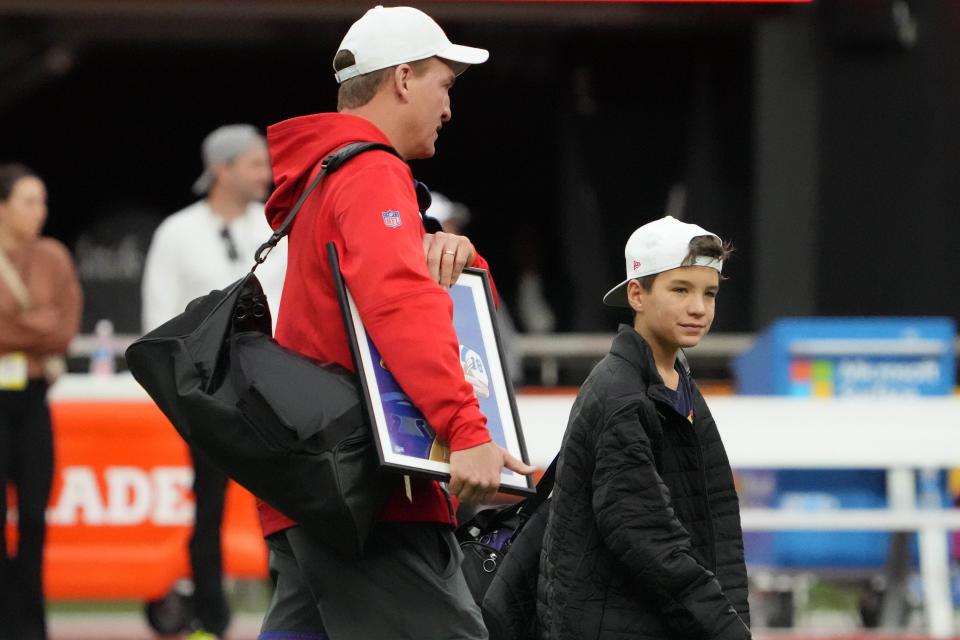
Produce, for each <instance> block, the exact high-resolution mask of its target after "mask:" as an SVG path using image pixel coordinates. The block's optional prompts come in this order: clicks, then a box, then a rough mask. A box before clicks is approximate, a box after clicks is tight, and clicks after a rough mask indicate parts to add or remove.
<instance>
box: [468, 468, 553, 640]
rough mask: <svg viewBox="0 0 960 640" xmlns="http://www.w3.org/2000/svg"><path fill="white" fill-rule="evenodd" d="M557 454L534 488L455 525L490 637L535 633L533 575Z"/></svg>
mask: <svg viewBox="0 0 960 640" xmlns="http://www.w3.org/2000/svg"><path fill="white" fill-rule="evenodd" d="M556 470H557V459H556V458H554V459H553V462H551V463H550V466H548V467H547V470H546V471H545V472H544V473H543V476H542V477H541V478H540V481H539V482H538V483H537V493H536V495H533V496H531V497H529V498H526V499H525V500H521V501H520V502H517V503H515V504H512V505H509V506H506V507H500V508H492V509H484V510H483V511H480V512H479V513H477V514H476V515H475V516H473V518H471V519H470V520H468V521H467V522H465V523H464V524H462V525H460V526H459V527H458V528H457V532H456V535H457V540H458V541H459V543H460V549H461V551H462V552H463V563H462V565H461V569H462V571H463V577H464V578H465V579H466V582H467V586H468V587H469V588H470V593H471V594H472V595H473V599H474V600H475V601H476V603H477V604H478V605H479V606H480V611H481V612H482V613H483V622H484V624H485V625H486V627H487V631H488V633H489V634H490V640H535V639H537V640H538V639H539V637H540V635H539V625H538V623H537V580H538V578H539V576H540V549H541V548H542V547H543V535H544V533H545V532H546V527H547V517H548V515H549V498H550V493H551V492H552V491H553V483H554V479H555V476H556Z"/></svg>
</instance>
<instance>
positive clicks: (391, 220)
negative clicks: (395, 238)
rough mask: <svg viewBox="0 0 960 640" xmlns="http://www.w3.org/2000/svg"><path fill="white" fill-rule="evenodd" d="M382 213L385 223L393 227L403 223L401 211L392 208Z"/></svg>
mask: <svg viewBox="0 0 960 640" xmlns="http://www.w3.org/2000/svg"><path fill="white" fill-rule="evenodd" d="M380 215H382V216H383V224H384V225H386V226H387V227H389V228H391V229H395V228H397V227H399V226H400V224H401V222H400V212H399V211H394V210H392V209H391V210H390V211H384V212H383V213H382V214H380Z"/></svg>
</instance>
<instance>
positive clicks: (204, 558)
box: [190, 449, 230, 635]
mask: <svg viewBox="0 0 960 640" xmlns="http://www.w3.org/2000/svg"><path fill="white" fill-rule="evenodd" d="M190 457H191V458H192V459H193V472H194V476H193V493H194V496H195V497H196V500H197V510H196V519H195V523H194V526H193V535H192V536H191V537H190V570H191V571H192V572H193V585H194V592H193V593H194V612H195V614H196V621H195V622H196V624H195V626H199V627H201V628H203V630H205V631H208V632H210V633H213V634H216V635H223V632H224V630H225V629H226V628H227V625H228V624H230V607H229V605H228V604H227V598H226V596H225V595H224V592H223V553H222V550H221V545H220V525H221V523H222V522H223V503H224V499H225V498H226V493H227V476H226V475H224V473H223V472H222V471H220V470H219V469H217V468H216V467H215V466H213V465H212V464H211V463H210V461H209V460H208V459H207V458H206V457H205V456H204V455H203V454H201V453H200V452H198V451H194V450H192V449H191V451H190Z"/></svg>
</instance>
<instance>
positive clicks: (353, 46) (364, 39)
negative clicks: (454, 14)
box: [334, 5, 490, 83]
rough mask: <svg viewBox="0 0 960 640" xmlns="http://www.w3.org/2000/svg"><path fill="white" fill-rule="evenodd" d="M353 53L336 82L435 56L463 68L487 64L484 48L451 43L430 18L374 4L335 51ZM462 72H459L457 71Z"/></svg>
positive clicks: (421, 13)
mask: <svg viewBox="0 0 960 640" xmlns="http://www.w3.org/2000/svg"><path fill="white" fill-rule="evenodd" d="M343 50H347V51H349V52H350V53H352V54H353V57H354V60H355V61H356V63H355V64H352V65H350V66H349V67H345V68H343V69H340V70H339V71H337V70H336V69H334V71H335V72H336V73H335V74H334V76H335V77H336V79H337V82H338V83H342V82H343V81H344V80H349V79H350V78H353V77H356V76H362V75H364V74H366V73H370V72H371V71H378V70H379V69H386V68H387V67H392V66H395V65H398V64H403V63H405V62H414V61H416V60H425V59H427V58H432V57H433V56H436V57H438V58H443V59H444V60H450V61H452V62H459V63H460V64H462V65H465V66H464V69H465V68H466V65H471V64H480V63H482V62H486V61H487V58H489V57H490V53H489V52H488V51H487V50H486V49H477V48H475V47H464V46H462V45H459V44H453V43H452V42H450V40H449V38H447V35H446V34H445V33H444V32H443V29H441V28H440V25H438V24H437V23H436V22H434V20H433V18H431V17H430V16H428V15H427V14H425V13H424V12H423V11H420V10H419V9H414V8H413V7H383V6H381V5H377V6H376V7H374V8H373V9H370V10H369V11H367V12H366V13H365V14H363V17H362V18H360V19H359V20H357V21H356V22H354V23H353V25H351V27H350V30H349V31H347V35H345V36H344V37H343V42H341V43H340V48H339V49H337V51H343ZM460 71H462V69H461V70H460Z"/></svg>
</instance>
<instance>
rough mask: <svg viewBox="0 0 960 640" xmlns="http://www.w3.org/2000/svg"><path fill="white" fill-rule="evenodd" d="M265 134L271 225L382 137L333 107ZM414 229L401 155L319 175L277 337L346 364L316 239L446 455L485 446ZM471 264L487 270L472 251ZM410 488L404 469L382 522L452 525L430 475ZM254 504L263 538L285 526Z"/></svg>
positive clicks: (447, 318)
mask: <svg viewBox="0 0 960 640" xmlns="http://www.w3.org/2000/svg"><path fill="white" fill-rule="evenodd" d="M267 141H268V144H269V146H270V157H271V162H272V165H273V179H274V183H275V184H276V189H275V190H274V192H273V195H272V196H271V197H270V200H269V202H267V219H268V221H269V222H270V225H271V226H272V227H273V228H274V229H276V228H278V227H279V226H280V225H281V224H282V222H283V219H284V217H285V216H286V215H287V213H288V212H289V211H290V209H291V208H292V206H293V204H294V203H295V202H296V200H297V198H298V197H299V196H300V195H301V194H302V193H303V190H304V189H306V187H307V186H308V184H309V183H310V180H311V179H312V178H313V177H314V175H315V174H316V173H317V172H318V171H319V167H318V164H319V162H320V160H322V159H323V158H324V157H326V156H327V155H329V154H330V153H332V152H333V151H336V150H337V149H339V148H340V147H342V146H344V145H346V144H349V143H351V142H382V143H384V144H390V142H389V140H387V138H386V136H385V135H384V134H383V133H382V132H381V131H380V130H379V129H378V128H377V127H376V126H375V125H374V124H373V123H371V122H370V121H368V120H365V119H363V118H359V117H357V116H352V115H346V114H340V113H323V114H318V115H311V116H303V117H300V118H293V119H291V120H285V121H284V122H281V123H279V124H275V125H273V126H271V127H269V128H268V129H267ZM388 212H389V213H390V215H385V214H386V213H388ZM393 212H396V213H397V214H399V220H398V219H397V217H396V215H395V213H393ZM424 233H425V231H424V228H423V224H422V222H421V220H420V215H419V210H418V208H417V197H416V193H415V191H414V182H413V173H412V172H411V170H410V167H409V166H408V165H407V164H406V163H405V162H404V161H402V160H400V159H399V158H397V157H395V156H393V155H391V154H390V153H387V152H385V151H368V152H366V153H362V154H360V155H359V156H357V157H355V158H353V159H352V160H350V161H349V162H348V163H347V164H345V165H344V166H343V167H342V168H341V169H339V170H338V171H337V172H335V173H333V174H332V175H330V176H329V177H325V178H324V179H323V181H322V182H321V184H320V186H318V187H317V189H315V190H314V192H313V193H312V194H311V195H310V197H309V198H308V199H307V200H306V202H305V203H304V205H303V208H302V209H301V210H300V213H299V214H298V215H297V218H296V221H295V222H294V224H293V227H292V229H291V231H290V235H289V237H288V240H287V241H288V243H289V244H288V247H289V254H288V259H287V275H286V280H285V282H284V286H283V297H282V298H281V301H280V311H279V313H278V318H277V326H276V339H277V342H279V343H280V344H281V345H283V346H285V347H288V348H290V349H293V350H295V351H298V352H300V353H302V354H304V355H307V356H309V357H311V358H315V359H317V360H319V361H321V362H335V363H337V364H339V365H341V366H343V367H346V368H348V369H350V370H354V366H353V360H352V358H351V355H350V348H349V346H348V344H347V337H346V333H345V332H344V328H343V322H342V320H341V317H342V316H341V311H340V306H339V303H338V301H337V294H336V290H335V288H334V284H333V278H332V275H331V273H330V265H329V263H328V261H327V253H326V246H327V243H328V242H330V241H333V242H334V243H335V244H336V246H337V252H338V254H339V257H340V269H341V271H342V273H343V277H344V280H345V281H346V284H347V288H349V289H350V293H351V294H352V295H353V298H354V300H355V301H356V304H357V308H358V310H359V312H360V316H361V318H362V319H363V324H364V327H365V328H366V330H367V333H368V334H369V335H370V337H371V338H372V339H373V342H374V343H375V344H376V345H377V349H378V350H379V351H380V354H381V356H382V357H383V359H384V361H385V362H386V363H387V365H388V366H389V368H390V371H391V372H392V373H393V375H394V376H395V377H396V379H397V382H399V384H400V386H401V387H402V388H403V390H404V391H405V392H406V393H407V395H408V396H410V398H411V400H412V401H413V403H414V404H415V405H416V407H417V408H418V409H420V411H421V412H422V413H423V414H424V416H425V417H426V418H427V421H428V422H429V423H430V424H431V425H432V426H433V427H434V428H435V429H436V431H437V434H438V435H439V436H440V438H442V439H443V440H444V441H446V442H448V443H449V444H450V450H451V451H459V450H462V449H469V448H471V447H475V446H477V445H481V444H483V443H485V442H489V441H490V434H489V433H488V432H487V427H486V418H485V417H484V416H483V414H482V413H480V406H479V404H478V403H477V399H476V397H475V396H474V392H473V388H472V387H471V386H470V384H469V383H468V382H467V381H466V380H465V379H464V376H463V369H462V367H461V366H460V355H459V346H458V342H457V336H456V333H455V332H454V329H453V303H452V301H451V298H450V296H449V294H448V293H447V292H446V291H444V289H443V288H442V287H441V286H440V285H439V284H437V282H435V281H434V280H432V279H431V278H430V275H429V272H428V271H427V264H426V260H425V258H424V255H423V240H422V239H423V235H424ZM471 266H473V267H477V268H480V269H486V268H487V264H486V262H485V261H484V260H483V259H482V258H480V257H479V256H477V258H476V259H475V260H474V262H473V264H472V265H471ZM411 488H412V497H413V500H412V501H411V500H408V499H407V496H406V492H405V491H404V485H403V479H402V476H400V475H399V474H398V475H397V476H396V489H395V490H394V493H393V495H392V496H391V498H390V499H389V501H388V503H387V506H386V508H385V509H384V511H383V514H382V515H381V520H386V521H390V520H394V521H395V520H416V521H431V522H444V523H449V524H451V525H453V524H455V517H454V513H455V505H454V504H453V503H452V501H449V500H448V499H447V496H446V495H444V493H443V491H442V489H441V488H440V486H439V484H438V483H437V482H435V481H432V480H425V479H417V478H411ZM259 510H260V522H261V525H262V526H263V531H264V535H270V534H271V533H274V532H276V531H280V530H282V529H285V528H288V527H291V526H293V525H294V524H295V523H294V522H293V521H292V520H290V519H289V518H287V517H286V516H284V515H282V514H281V513H279V512H278V511H276V510H275V509H273V508H272V507H270V506H269V505H266V504H263V503H260V504H259Z"/></svg>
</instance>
